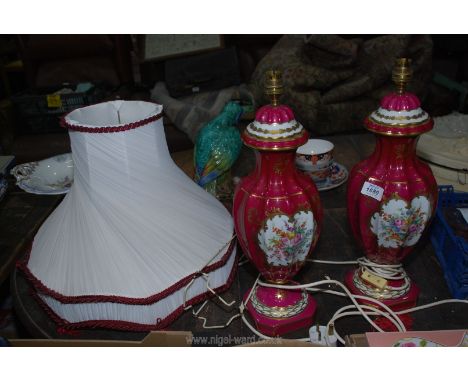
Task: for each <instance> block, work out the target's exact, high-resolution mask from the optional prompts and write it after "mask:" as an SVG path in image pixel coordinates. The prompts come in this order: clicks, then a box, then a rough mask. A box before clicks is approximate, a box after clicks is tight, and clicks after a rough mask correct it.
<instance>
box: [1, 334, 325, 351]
mask: <svg viewBox="0 0 468 382" xmlns="http://www.w3.org/2000/svg"><path fill="white" fill-rule="evenodd" d="M8 342H9V343H10V344H11V346H20V347H135V346H137V347H138V346H139V347H190V346H192V342H193V343H196V341H193V334H192V332H183V331H178V332H175V331H153V332H150V333H148V335H147V336H146V337H145V338H144V339H143V340H141V341H117V340H76V339H67V340H62V339H11V340H8ZM212 346H216V344H213V345H212ZM218 346H221V345H218ZM237 346H238V347H318V345H314V344H311V343H310V342H304V341H298V340H290V339H282V338H274V339H271V340H261V341H258V342H250V343H246V344H242V345H237Z"/></svg>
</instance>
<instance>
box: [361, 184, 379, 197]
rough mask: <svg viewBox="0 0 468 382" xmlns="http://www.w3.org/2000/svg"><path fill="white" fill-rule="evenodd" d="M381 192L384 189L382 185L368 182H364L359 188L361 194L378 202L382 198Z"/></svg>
mask: <svg viewBox="0 0 468 382" xmlns="http://www.w3.org/2000/svg"><path fill="white" fill-rule="evenodd" d="M383 193H384V189H383V188H382V187H380V186H377V185H376V184H372V183H369V182H364V184H363V186H362V189H361V194H363V195H367V196H370V197H371V198H374V199H375V200H378V201H379V202H380V201H381V200H382V196H383Z"/></svg>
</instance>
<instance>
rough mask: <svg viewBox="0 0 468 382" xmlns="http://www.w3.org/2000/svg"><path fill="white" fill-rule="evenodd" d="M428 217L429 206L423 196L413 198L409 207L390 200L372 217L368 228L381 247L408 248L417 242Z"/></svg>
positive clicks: (395, 200) (399, 200)
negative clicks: (375, 236)
mask: <svg viewBox="0 0 468 382" xmlns="http://www.w3.org/2000/svg"><path fill="white" fill-rule="evenodd" d="M430 216H431V204H430V202H429V200H428V199H427V198H426V197H425V196H417V197H415V198H413V200H412V201H411V205H408V203H407V202H406V201H405V200H402V199H390V200H388V201H387V202H386V203H384V204H383V205H382V208H381V211H380V213H379V212H376V213H375V214H374V215H373V216H372V218H371V227H370V228H371V231H372V232H373V233H374V234H375V235H377V240H378V244H379V246H381V247H385V248H398V247H402V246H403V247H409V246H412V245H415V244H416V243H417V242H418V240H419V238H420V237H421V235H422V233H423V231H424V228H426V224H427V221H428V219H429V217H430Z"/></svg>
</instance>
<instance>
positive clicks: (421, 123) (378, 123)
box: [368, 116, 430, 135]
mask: <svg viewBox="0 0 468 382" xmlns="http://www.w3.org/2000/svg"><path fill="white" fill-rule="evenodd" d="M369 120H370V121H372V122H374V123H375V124H377V125H382V126H388V127H416V126H420V125H423V124H425V123H427V121H429V120H430V118H429V116H428V117H427V118H426V119H424V120H422V121H420V122H415V123H385V122H382V121H377V120H376V119H374V118H372V116H370V117H369ZM368 129H369V128H368ZM369 130H371V129H369ZM372 131H375V130H372ZM378 133H379V134H384V133H380V132H378ZM417 134H420V133H417ZM417 134H415V135H417ZM388 135H406V133H402V134H398V133H391V134H390V133H389V134H388Z"/></svg>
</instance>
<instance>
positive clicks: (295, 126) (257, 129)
mask: <svg viewBox="0 0 468 382" xmlns="http://www.w3.org/2000/svg"><path fill="white" fill-rule="evenodd" d="M300 127H301V126H300V125H299V123H298V122H296V123H295V124H294V125H293V126H292V127H288V128H286V129H279V130H265V129H261V128H260V127H256V126H255V125H254V123H253V122H252V123H251V124H249V126H248V128H249V129H250V130H253V131H256V132H257V133H263V134H284V133H290V132H291V131H295V130H297V129H298V128H300Z"/></svg>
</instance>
